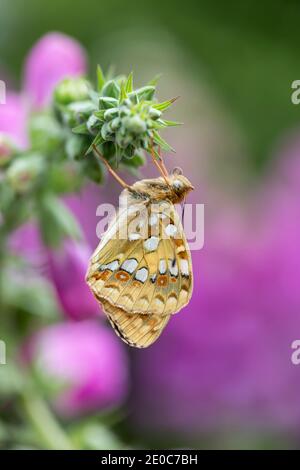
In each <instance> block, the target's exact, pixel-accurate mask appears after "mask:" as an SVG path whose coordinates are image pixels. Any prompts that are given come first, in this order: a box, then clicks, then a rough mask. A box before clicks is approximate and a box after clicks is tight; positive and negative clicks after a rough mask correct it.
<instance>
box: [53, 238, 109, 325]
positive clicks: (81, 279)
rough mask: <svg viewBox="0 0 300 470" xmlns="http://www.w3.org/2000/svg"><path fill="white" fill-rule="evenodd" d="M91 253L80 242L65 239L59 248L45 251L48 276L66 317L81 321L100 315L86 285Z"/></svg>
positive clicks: (97, 306)
mask: <svg viewBox="0 0 300 470" xmlns="http://www.w3.org/2000/svg"><path fill="white" fill-rule="evenodd" d="M90 255H91V250H90V249H89V247H88V245H86V244H85V243H83V242H81V243H80V242H75V241H73V240H66V241H65V242H64V243H63V244H62V246H61V248H60V249H58V250H48V266H49V275H50V279H51V281H52V283H53V284H54V287H55V289H56V292H57V295H58V299H59V301H60V303H61V305H62V307H63V310H64V313H65V315H66V316H67V318H70V319H71V320H84V319H86V318H91V317H93V316H95V315H97V314H99V312H100V307H99V305H98V303H97V302H96V300H95V299H94V296H93V295H92V294H91V292H90V290H89V288H88V287H87V284H86V282H85V274H86V271H87V266H88V262H89V257H90Z"/></svg>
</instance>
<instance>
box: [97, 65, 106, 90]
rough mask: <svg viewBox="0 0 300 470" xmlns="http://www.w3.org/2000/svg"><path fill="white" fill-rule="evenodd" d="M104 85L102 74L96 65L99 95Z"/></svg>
mask: <svg viewBox="0 0 300 470" xmlns="http://www.w3.org/2000/svg"><path fill="white" fill-rule="evenodd" d="M104 84H105V77H104V73H103V70H102V68H101V66H100V65H99V64H98V65H97V89H98V92H99V93H100V91H101V90H102V88H103V87H104Z"/></svg>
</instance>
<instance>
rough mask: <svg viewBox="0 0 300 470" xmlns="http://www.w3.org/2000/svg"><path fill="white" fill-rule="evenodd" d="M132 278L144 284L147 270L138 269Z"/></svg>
mask: <svg viewBox="0 0 300 470" xmlns="http://www.w3.org/2000/svg"><path fill="white" fill-rule="evenodd" d="M134 277H135V279H137V280H138V281H141V282H145V281H146V280H147V277H148V269H147V268H141V269H138V271H137V272H136V275H135V276H134Z"/></svg>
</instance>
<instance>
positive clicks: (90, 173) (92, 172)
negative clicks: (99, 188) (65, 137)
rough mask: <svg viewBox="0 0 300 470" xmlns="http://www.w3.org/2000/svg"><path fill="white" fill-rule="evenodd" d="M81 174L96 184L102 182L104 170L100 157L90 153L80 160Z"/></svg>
mask: <svg viewBox="0 0 300 470" xmlns="http://www.w3.org/2000/svg"><path fill="white" fill-rule="evenodd" d="M80 165H81V171H82V174H83V175H84V176H86V177H88V178H89V179H90V180H92V181H94V182H95V183H97V184H101V183H103V179H104V172H103V165H102V163H101V161H100V159H99V158H98V157H97V156H96V155H94V154H93V153H91V154H90V155H89V157H88V158H85V159H84V160H82V161H81V162H80Z"/></svg>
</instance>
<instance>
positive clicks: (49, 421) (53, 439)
mask: <svg viewBox="0 0 300 470" xmlns="http://www.w3.org/2000/svg"><path fill="white" fill-rule="evenodd" d="M25 388H26V387H25ZM22 402H23V406H24V410H25V412H26V414H27V417H28V419H29V421H30V423H31V425H32V427H33V428H34V430H35V431H36V433H37V434H38V436H39V438H40V439H41V441H42V442H43V444H44V445H45V446H46V449H48V450H75V446H74V444H73V443H72V442H71V440H70V439H69V437H68V436H67V435H66V433H65V432H64V430H63V429H62V428H61V426H60V425H59V423H58V422H57V420H56V419H55V417H54V416H53V414H52V413H51V411H50V409H49V407H48V406H47V404H46V402H45V401H44V400H43V399H42V398H41V397H40V396H39V395H37V394H36V393H35V392H34V391H33V390H32V389H30V390H28V389H26V390H24V391H23V392H22Z"/></svg>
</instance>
